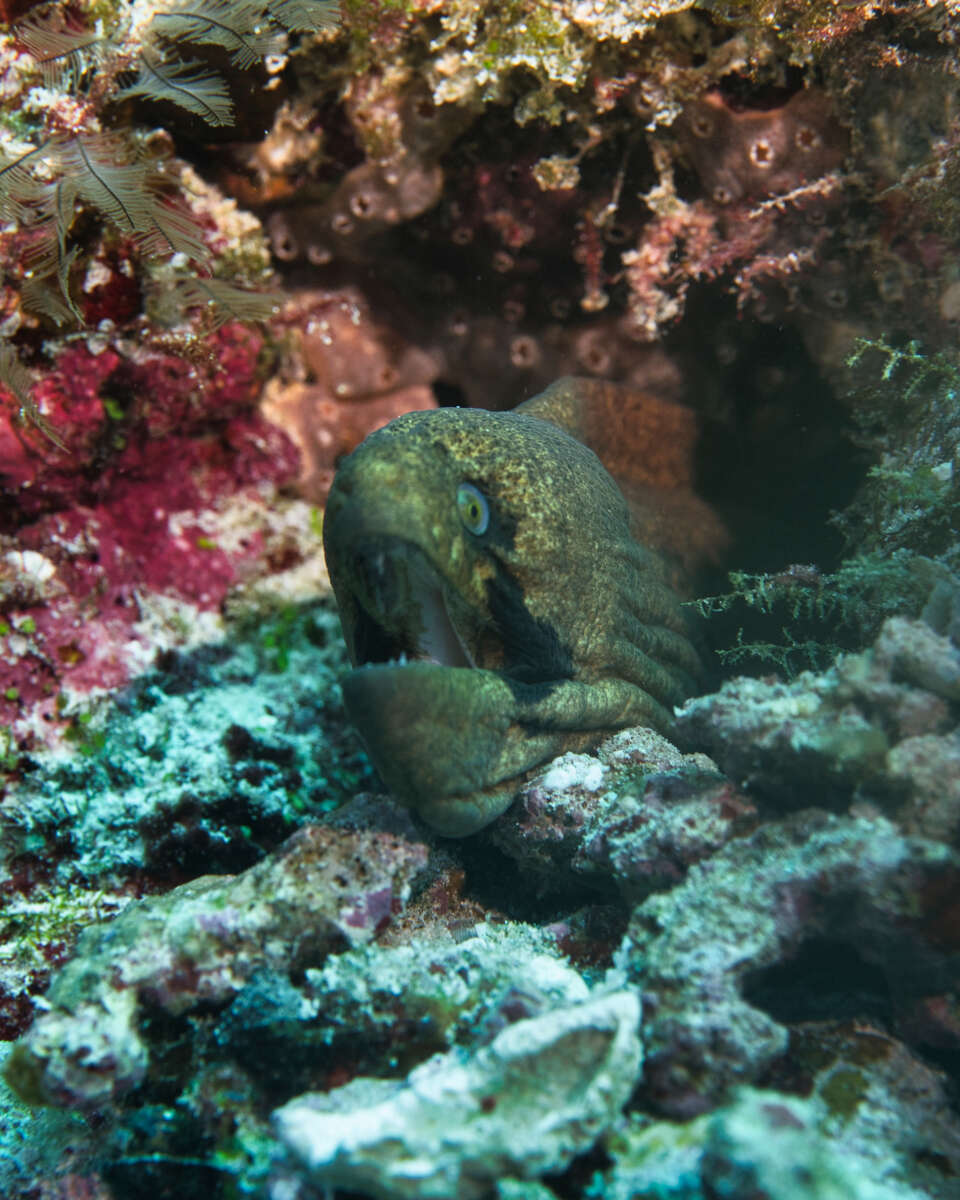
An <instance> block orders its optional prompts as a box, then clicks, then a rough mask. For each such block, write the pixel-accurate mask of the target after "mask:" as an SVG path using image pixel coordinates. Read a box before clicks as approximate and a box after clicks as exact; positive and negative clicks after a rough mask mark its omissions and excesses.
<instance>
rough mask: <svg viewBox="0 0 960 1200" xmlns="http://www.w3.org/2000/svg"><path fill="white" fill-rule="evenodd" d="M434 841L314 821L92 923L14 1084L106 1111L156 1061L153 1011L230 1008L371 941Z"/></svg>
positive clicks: (27, 1043) (46, 1097) (23, 1049)
mask: <svg viewBox="0 0 960 1200" xmlns="http://www.w3.org/2000/svg"><path fill="white" fill-rule="evenodd" d="M425 861H426V849H425V847H423V846H421V845H419V844H417V843H409V842H405V841H403V840H401V839H399V838H395V837H391V836H390V835H388V834H376V833H368V834H363V833H357V834H353V835H345V834H342V833H339V832H333V831H331V830H328V829H324V828H323V827H320V826H309V827H306V828H305V829H303V830H301V831H299V832H298V833H297V834H295V835H294V836H293V837H292V838H290V839H289V841H287V842H286V843H285V844H284V846H283V847H282V848H281V850H280V851H278V852H277V853H276V854H275V855H273V856H271V857H270V858H268V859H266V860H264V861H263V862H262V863H259V864H258V865H257V866H255V867H252V868H251V869H250V870H248V871H245V872H244V873H243V874H241V875H237V876H233V877H231V876H225V877H218V876H206V877H203V878H200V879H196V880H193V881H192V882H191V883H187V884H183V885H182V886H181V887H179V888H174V889H173V890H172V891H170V892H168V893H167V894H166V895H165V896H161V897H154V898H152V899H149V900H144V901H141V902H140V903H138V904H134V905H131V906H130V907H128V908H127V909H126V910H125V911H124V912H123V913H122V914H121V915H120V916H119V917H118V918H117V919H116V920H115V921H113V922H112V923H110V924H108V925H105V926H92V927H90V928H89V929H87V930H86V931H85V932H84V934H83V935H82V936H81V938H80V942H79V944H78V947H77V952H76V955H75V957H74V958H73V959H71V961H70V962H69V963H68V964H67V966H66V967H65V968H64V969H63V970H62V971H61V972H60V974H59V975H57V976H56V978H55V979H54V982H53V984H52V986H51V988H50V991H49V994H48V997H47V1004H48V1006H49V1007H48V1011H46V1012H45V1013H44V1014H43V1015H42V1016H40V1017H39V1018H38V1020H37V1021H35V1023H34V1024H33V1026H32V1027H31V1029H30V1031H29V1033H28V1034H27V1035H26V1037H25V1038H24V1039H23V1040H22V1041H21V1043H20V1044H19V1045H18V1047H17V1049H16V1050H15V1052H14V1055H13V1057H12V1058H11V1061H10V1063H9V1064H8V1067H7V1078H8V1080H9V1081H10V1082H11V1084H13V1086H14V1087H15V1088H16V1089H17V1090H18V1091H19V1092H21V1093H22V1094H23V1095H24V1096H25V1097H26V1098H28V1099H29V1100H31V1101H32V1102H34V1103H36V1102H47V1103H50V1102H53V1103H61V1104H74V1105H80V1106H96V1105H99V1104H103V1103H105V1102H107V1101H108V1100H110V1099H112V1098H114V1097H116V1096H119V1095H120V1094H122V1093H124V1092H126V1091H128V1090H129V1089H130V1088H132V1087H134V1086H135V1085H136V1084H138V1083H140V1082H141V1081H142V1080H143V1078H144V1077H145V1075H146V1073H147V1070H148V1067H149V1064H150V1046H149V1042H148V1036H147V1034H146V1028H147V1022H146V1020H145V1010H146V1009H147V1008H148V1007H149V1008H150V1009H152V1010H156V1009H159V1010H161V1011H163V1012H165V1013H168V1014H171V1015H174V1016H175V1015H178V1014H182V1013H185V1012H188V1011H189V1010H191V1009H192V1008H195V1007H197V1006H198V1005H202V1004H206V1005H215V1004H222V1003H225V1002H226V1001H228V1000H229V999H231V998H232V997H233V996H234V995H236V994H237V993H238V992H239V991H240V989H241V988H242V987H243V986H244V984H245V983H247V982H248V981H249V980H250V979H251V978H252V977H253V976H254V975H255V974H256V973H258V972H260V971H264V970H270V969H272V970H276V971H280V972H287V973H291V972H295V971H302V970H304V969H305V968H306V967H309V966H312V965H316V964H319V963H320V962H322V960H323V959H324V958H325V957H326V955H327V954H328V953H330V952H331V951H334V950H339V949H343V948H344V947H346V946H350V945H354V944H357V943H361V942H364V941H367V940H369V939H370V938H371V937H372V936H373V934H374V932H375V931H376V930H377V929H378V928H379V927H380V926H382V925H383V924H384V923H385V922H387V921H389V919H390V916H391V913H392V911H393V907H394V904H395V903H396V904H398V905H402V903H403V902H404V900H405V899H406V898H407V896H408V895H409V889H410V880H411V878H412V876H413V875H414V874H415V873H416V872H417V871H418V870H419V869H420V868H421V867H422V866H423V864H424V862H425Z"/></svg>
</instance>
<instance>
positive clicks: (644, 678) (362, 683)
mask: <svg viewBox="0 0 960 1200" xmlns="http://www.w3.org/2000/svg"><path fill="white" fill-rule="evenodd" d="M589 386H590V385H589V384H585V383H583V382H581V381H576V380H564V381H560V382H559V383H558V384H554V385H553V386H552V387H551V388H550V389H548V391H547V392H544V393H543V394H541V395H540V396H538V397H534V399H532V400H529V401H527V402H526V403H525V404H522V405H521V406H520V407H519V408H516V409H514V410H512V411H509V412H487V411H483V410H479V409H452V408H448V409H440V410H437V411H430V412H415V413H408V414H406V415H404V416H401V417H398V418H397V419H396V420H394V421H392V422H390V424H389V425H387V426H385V427H384V428H383V429H380V430H378V431H377V432H375V433H373V434H372V435H371V436H369V437H368V438H367V439H366V441H364V442H363V443H362V445H361V446H360V447H359V448H358V449H357V450H356V451H354V453H353V454H351V455H350V456H349V457H348V458H346V459H345V460H344V461H343V462H342V463H341V465H340V467H339V468H338V471H337V474H336V477H335V479H334V483H333V488H332V490H331V492H330V497H329V501H328V504H327V510H326V516H325V520H324V548H325V552H326V557H327V566H328V569H329V572H330V579H331V582H332V584H333V588H334V592H335V594H336V598H337V603H338V606H339V610H340V616H341V621H342V624H343V632H344V636H345V638H346V642H347V648H348V650H349V654H350V658H351V661H352V662H353V664H354V666H355V669H354V670H353V671H351V672H350V673H349V674H348V675H347V676H346V677H345V678H344V680H343V695H344V701H345V704H346V708H347V711H348V713H349V715H350V717H351V719H352V720H353V722H354V723H355V725H356V726H357V728H358V730H359V731H360V734H361V736H362V738H363V740H364V742H365V743H366V745H367V748H368V750H369V752H370V755H371V758H372V759H373V762H374V765H375V766H376V768H377V770H378V771H379V773H380V775H381V777H382V778H383V780H384V782H385V783H386V785H387V786H388V787H389V788H390V790H391V791H392V792H393V793H394V794H395V795H397V796H398V797H399V798H400V799H402V800H403V801H404V802H405V803H407V804H408V805H410V806H411V807H412V808H413V809H414V810H415V811H416V812H417V813H419V814H420V815H421V816H422V817H423V819H424V820H426V821H427V822H428V823H429V824H430V825H432V826H433V827H434V828H435V829H437V830H439V832H441V833H443V834H446V835H450V836H462V835H464V834H469V833H473V832H474V831H476V830H478V829H481V828H482V827H483V826H484V825H486V824H488V823H489V822H490V821H492V820H493V819H494V818H496V817H497V816H499V815H500V814H501V813H502V812H503V811H504V810H505V809H506V808H507V807H508V806H509V805H510V803H511V801H512V800H513V798H514V796H515V795H516V792H517V790H518V788H519V786H520V784H521V783H522V782H523V779H524V777H525V775H526V773H528V772H529V771H530V770H531V769H532V768H534V767H536V766H538V765H540V764H542V763H543V762H545V761H548V760H549V759H550V758H552V757H555V756H556V755H558V754H560V753H563V752H564V751H568V750H578V751H579V750H585V749H588V748H590V747H592V746H593V745H596V744H597V743H598V742H599V741H600V740H601V739H602V738H603V737H605V736H607V735H609V734H610V733H612V732H613V731H615V730H618V729H622V728H625V727H628V726H631V725H650V726H653V727H655V728H657V729H659V730H661V731H667V730H669V728H670V725H671V720H672V707H673V705H674V704H676V703H678V702H679V701H681V700H682V699H683V698H684V697H685V696H686V695H687V694H689V692H690V691H691V690H692V688H693V684H694V679H695V677H696V675H697V673H698V669H699V663H698V659H697V655H696V652H695V651H694V649H693V647H692V645H691V643H690V641H689V640H688V637H687V633H686V629H685V624H684V620H683V618H682V615H681V612H680V609H679V605H678V600H677V597H676V595H675V594H674V591H673V589H672V588H671V586H670V584H669V582H668V580H667V576H666V573H665V570H664V567H663V564H662V562H661V560H660V558H659V557H658V555H656V554H655V553H653V552H652V551H651V550H649V549H647V548H645V547H644V546H643V545H640V544H639V543H638V542H637V541H636V540H635V538H634V536H633V534H632V532H631V517H630V512H629V510H628V507H627V503H626V501H625V499H624V496H623V494H622V493H621V491H620V489H619V488H618V487H617V484H616V483H615V482H614V480H613V478H612V477H611V476H610V475H609V474H608V472H607V471H606V469H605V468H604V466H603V465H602V464H601V462H600V460H599V459H598V458H597V456H596V455H595V454H594V453H593V451H592V450H590V449H588V447H587V446H585V445H584V444H583V443H582V442H581V441H579V440H578V439H577V438H576V437H575V436H573V434H572V433H571V432H568V430H569V429H573V430H574V432H577V430H576V428H575V420H574V418H575V414H576V411H577V404H576V401H577V398H578V397H581V396H582V394H583V390H584V388H585V387H586V388H587V389H589Z"/></svg>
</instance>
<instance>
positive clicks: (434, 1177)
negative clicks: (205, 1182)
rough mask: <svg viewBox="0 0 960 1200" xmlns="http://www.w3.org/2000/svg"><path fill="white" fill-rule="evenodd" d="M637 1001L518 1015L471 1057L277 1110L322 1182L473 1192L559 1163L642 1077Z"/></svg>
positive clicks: (375, 1192)
mask: <svg viewBox="0 0 960 1200" xmlns="http://www.w3.org/2000/svg"><path fill="white" fill-rule="evenodd" d="M639 1021H640V1003H639V999H638V997H637V994H636V993H635V992H633V991H618V992H613V993H610V994H608V995H604V996H599V997H596V998H594V999H590V1000H587V1001H585V1002H584V1003H582V1004H576V1005H572V1006H570V1007H568V1008H564V1009H560V1010H558V1011H554V1012H550V1013H547V1014H545V1015H544V1016H540V1017H535V1018H532V1019H530V1020H527V1021H517V1022H516V1023H515V1024H513V1025H510V1026H509V1027H508V1028H507V1029H505V1030H504V1031H503V1032H502V1033H500V1034H498V1036H497V1037H496V1038H494V1040H493V1041H492V1042H491V1043H490V1045H489V1046H485V1047H484V1048H483V1049H481V1050H479V1051H477V1053H475V1054H473V1055H467V1054H465V1053H464V1052H463V1051H462V1050H454V1051H452V1052H451V1053H449V1054H440V1055H435V1056H434V1057H433V1058H431V1059H429V1060H428V1061H427V1062H425V1063H423V1064H422V1065H421V1066H419V1067H417V1068H416V1069H415V1070H413V1071H412V1072H411V1073H410V1075H409V1076H408V1077H407V1079H406V1080H405V1081H403V1082H402V1083H396V1082H393V1081H390V1080H381V1079H355V1080H354V1081H353V1082H352V1083H348V1084H347V1085H346V1086H345V1087H342V1088H337V1089H335V1090H334V1091H332V1092H329V1093H309V1094H307V1095H303V1096H299V1097H297V1098H296V1099H295V1100H291V1101H290V1102H289V1103H288V1104H285V1105H284V1106H283V1107H282V1108H280V1109H277V1111H276V1112H275V1113H274V1123H275V1126H276V1129H277V1131H278V1133H279V1135H280V1137H281V1139H282V1140H283V1141H284V1142H285V1143H286V1145H287V1146H288V1147H289V1148H290V1149H291V1150H292V1151H293V1152H294V1153H295V1154H296V1155H297V1156H298V1157H299V1158H300V1159H301V1160H302V1161H303V1162H304V1163H305V1164H306V1166H307V1167H308V1168H309V1169H310V1171H311V1172H312V1174H313V1177H314V1178H315V1179H316V1180H317V1181H318V1182H320V1183H322V1184H323V1185H325V1186H327V1187H334V1188H346V1189H348V1190H351V1191H359V1192H365V1193H368V1194H370V1195H372V1196H375V1197H378V1198H381V1200H441V1198H444V1200H445V1198H449V1197H451V1196H456V1197H457V1198H458V1200H479V1198H480V1197H482V1196H485V1195H487V1194H488V1193H489V1191H490V1189H491V1188H492V1187H493V1185H494V1184H495V1182H496V1181H497V1180H498V1179H501V1178H504V1177H514V1178H516V1177H519V1178H525V1179H531V1178H535V1177H536V1176H538V1175H541V1174H543V1173H544V1172H546V1171H557V1170H562V1169H563V1168H564V1167H565V1166H566V1165H567V1164H568V1163H569V1162H570V1161H571V1159H573V1158H574V1157H575V1156H576V1155H577V1154H581V1153H583V1152H584V1151H586V1150H588V1149H589V1148H590V1146H592V1145H593V1143H594V1142H595V1141H596V1139H597V1138H598V1137H599V1136H600V1134H601V1133H602V1132H603V1131H604V1130H605V1129H606V1128H608V1127H609V1126H610V1125H611V1124H612V1123H613V1122H614V1121H615V1120H616V1118H617V1117H618V1115H619V1113H620V1110H621V1108H622V1107H623V1105H624V1103H625V1102H626V1101H627V1099H628V1097H629V1096H630V1093H631V1091H632V1090H633V1087H634V1085H635V1084H636V1082H637V1077H638V1073H639V1070H640V1062H641V1050H640V1039H639V1035H638V1026H639Z"/></svg>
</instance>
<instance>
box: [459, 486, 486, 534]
mask: <svg viewBox="0 0 960 1200" xmlns="http://www.w3.org/2000/svg"><path fill="white" fill-rule="evenodd" d="M457 512H458V513H459V514H460V520H461V521H462V522H463V524H464V527H465V528H466V529H467V530H468V531H469V532H470V533H473V534H476V536H477V537H479V536H480V534H481V533H486V532H487V526H488V525H489V524H490V505H489V504H487V498H486V496H484V494H483V492H481V491H480V489H479V488H475V487H474V486H473V484H472V483H461V484H460V486H459V487H458V488H457Z"/></svg>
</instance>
